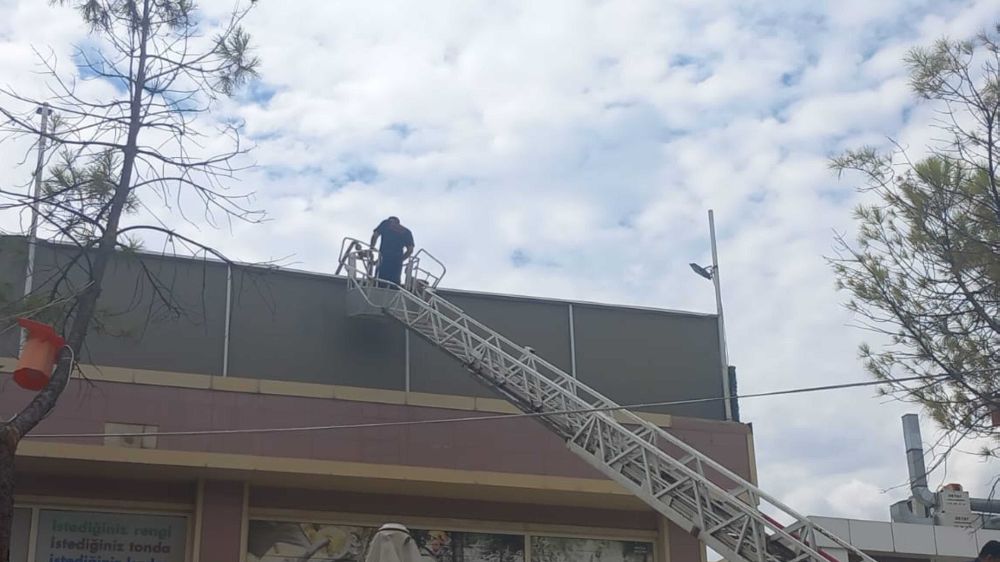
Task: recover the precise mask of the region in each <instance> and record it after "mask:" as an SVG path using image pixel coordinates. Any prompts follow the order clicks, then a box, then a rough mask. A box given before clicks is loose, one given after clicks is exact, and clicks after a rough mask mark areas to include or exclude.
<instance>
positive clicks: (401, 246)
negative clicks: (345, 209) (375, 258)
mask: <svg viewBox="0 0 1000 562" xmlns="http://www.w3.org/2000/svg"><path fill="white" fill-rule="evenodd" d="M380 238H381V239H382V243H381V245H380V246H379V249H378V251H379V263H378V269H377V271H376V272H375V276H376V277H378V278H379V279H381V280H383V281H389V282H391V283H395V284H396V285H399V284H400V276H401V275H402V273H403V262H405V261H406V260H407V259H408V258H409V257H410V255H411V254H412V253H413V233H412V232H410V229H409V228H406V227H405V226H403V225H402V224H400V222H399V218H397V217H389V218H387V219H385V220H384V221H382V222H381V223H379V225H378V226H377V227H375V231H374V232H372V243H371V245H372V247H374V246H375V244H376V243H377V242H378V241H379V239H380Z"/></svg>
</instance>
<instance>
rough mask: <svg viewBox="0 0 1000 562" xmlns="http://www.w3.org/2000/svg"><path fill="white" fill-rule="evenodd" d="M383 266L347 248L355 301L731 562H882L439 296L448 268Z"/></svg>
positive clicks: (418, 263) (430, 263) (418, 259)
mask: <svg viewBox="0 0 1000 562" xmlns="http://www.w3.org/2000/svg"><path fill="white" fill-rule="evenodd" d="M377 264H378V253H377V251H376V250H375V249H373V248H371V247H370V246H368V244H366V243H365V242H361V241H359V240H353V239H346V240H345V241H344V246H343V250H342V252H341V262H340V269H339V270H338V272H339V271H344V272H345V274H346V275H347V278H348V299H349V300H350V299H354V302H355V304H358V303H360V304H361V306H363V307H367V310H368V311H369V312H370V313H375V314H385V315H388V316H390V317H392V318H394V319H396V320H398V321H399V322H402V323H403V324H404V325H405V326H406V327H407V328H409V329H410V330H412V331H414V332H415V333H417V334H418V335H420V336H422V337H424V338H425V339H427V340H428V341H429V342H431V343H433V344H434V345H436V346H437V347H438V348H440V349H442V350H443V351H445V352H446V353H448V354H449V355H451V356H452V357H454V358H455V359H457V360H458V361H460V362H461V363H462V364H463V365H464V366H465V367H466V368H467V369H468V370H469V371H470V372H471V373H472V374H473V375H474V376H475V377H476V378H477V379H478V380H480V381H481V382H483V383H485V384H487V385H488V386H490V387H492V388H493V389H495V390H497V391H498V392H500V393H501V394H503V395H504V396H505V397H506V398H507V399H508V400H509V401H510V402H511V403H513V404H514V405H515V406H517V407H518V408H519V409H520V410H521V411H522V412H525V413H533V414H539V418H538V419H539V420H540V421H541V422H542V423H543V424H544V425H546V426H547V427H548V428H549V429H550V430H552V431H553V432H555V433H556V434H558V435H559V437H561V438H562V439H564V440H565V441H566V444H567V446H568V447H569V448H570V449H571V450H572V451H573V452H575V453H576V454H577V455H579V456H580V457H581V458H583V459H584V460H586V461H587V462H588V463H590V465H592V466H593V467H594V468H596V469H597V470H599V471H601V472H602V473H604V474H605V475H607V476H608V478H611V479H612V480H614V481H615V482H618V483H619V484H621V485H622V486H624V487H625V488H626V489H628V490H629V491H630V492H632V493H633V494H635V496H636V497H638V498H640V499H641V500H642V501H644V502H645V503H646V504H647V505H649V507H651V508H652V509H654V510H656V511H657V512H659V513H661V514H662V515H663V516H664V517H666V518H667V519H669V520H670V521H672V522H673V523H674V524H675V525H677V526H678V527H680V528H681V529H683V530H685V531H686V532H688V533H691V534H692V535H694V536H696V537H698V539H699V540H701V541H702V542H704V543H705V544H706V545H708V546H709V547H711V548H712V549H713V550H715V551H716V552H718V553H719V554H721V555H722V556H724V557H725V559H726V560H728V561H730V562H737V561H739V562H836V559H834V558H833V557H831V556H830V555H829V554H827V553H826V552H824V551H823V550H822V549H821V547H820V541H825V542H824V544H825V545H830V546H833V547H836V548H841V549H844V550H846V551H847V552H848V553H850V555H851V556H852V560H853V559H854V558H857V559H858V560H860V561H861V562H875V561H874V560H873V559H872V558H871V557H869V556H868V555H866V554H864V553H863V552H861V551H859V550H858V549H856V548H854V547H853V546H851V545H850V544H848V543H847V542H845V541H843V540H842V539H840V538H839V537H837V536H836V535H834V534H833V533H831V532H829V531H827V530H825V529H823V528H821V527H820V526H818V525H816V524H815V523H813V522H812V521H810V520H808V519H806V518H805V517H803V516H802V515H799V514H798V513H796V512H795V511H793V510H792V509H791V508H789V507H787V506H785V505H784V504H782V503H781V502H780V501H778V500H777V499H775V498H773V497H771V496H769V495H768V494H767V493H765V492H764V491H763V490H760V489H759V488H757V487H756V486H754V485H753V484H751V483H749V482H747V481H746V480H744V479H742V478H741V477H740V476H738V475H737V474H735V473H733V472H732V471H730V470H729V469H727V468H725V467H724V466H722V465H721V464H719V463H717V462H715V461H714V460H712V459H711V458H710V457H708V456H707V455H704V454H702V453H701V452H699V451H698V450H696V449H695V448H693V447H691V446H690V445H688V444H686V443H684V442H683V441H681V440H680V439H678V438H677V437H674V436H673V435H671V434H670V433H668V432H666V431H665V430H663V429H662V428H660V427H658V426H656V425H653V424H652V423H649V422H647V421H646V420H644V419H642V418H640V417H639V416H637V415H635V414H633V413H632V412H629V411H628V410H624V409H621V408H620V407H619V406H618V405H617V404H615V403H614V402H612V401H611V400H609V399H608V398H605V397H604V396H602V395H601V394H599V393H598V392H596V391H595V390H593V389H591V388H590V387H588V386H586V385H585V384H583V383H581V382H580V381H578V380H577V379H575V378H573V377H572V376H571V375H569V374H567V373H565V372H563V371H562V370H560V369H559V368H558V367H556V366H555V365H553V364H551V363H549V362H548V361H545V360H544V359H542V358H541V357H539V356H537V355H535V353H534V352H533V351H532V350H531V349H529V348H526V347H524V346H521V345H518V344H515V343H514V342H512V341H510V340H508V339H507V338H505V337H503V336H502V335H500V334H499V333H497V332H495V331H493V330H492V329H490V328H488V327H487V326H485V325H483V324H481V323H479V322H477V321H476V320H475V319H474V318H472V317H470V316H469V315H468V314H466V313H465V312H463V311H462V310H461V309H460V308H458V307H457V306H455V305H453V304H451V303H450V302H448V301H447V300H445V299H444V298H442V297H440V296H439V295H438V294H437V292H436V288H437V285H438V283H439V282H440V281H441V278H442V277H443V276H444V271H445V268H444V266H443V264H441V262H439V261H438V260H436V259H435V258H434V257H433V256H431V255H430V254H429V253H427V252H426V251H424V250H421V251H419V252H417V253H416V254H414V256H413V257H412V258H411V259H410V260H409V261H408V262H407V264H406V265H405V269H404V279H403V285H402V286H399V285H395V284H392V283H387V282H385V281H380V280H378V279H376V277H375V275H376V271H377ZM548 412H551V415H546V413H548ZM765 511H766V512H768V513H770V514H771V516H769V515H765V513H764V512H765ZM779 520H781V521H783V522H784V524H782V522H780V521H779Z"/></svg>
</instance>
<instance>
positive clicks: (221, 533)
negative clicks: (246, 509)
mask: <svg viewBox="0 0 1000 562" xmlns="http://www.w3.org/2000/svg"><path fill="white" fill-rule="evenodd" d="M201 509H202V520H201V554H200V556H201V558H200V560H202V562H239V560H240V555H241V553H242V551H243V541H242V538H243V537H242V525H243V483H242V482H225V481H217V480H209V481H206V482H205V484H204V490H203V495H202V508H201Z"/></svg>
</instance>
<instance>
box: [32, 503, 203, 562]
mask: <svg viewBox="0 0 1000 562" xmlns="http://www.w3.org/2000/svg"><path fill="white" fill-rule="evenodd" d="M186 555H187V519H186V518H184V517H176V516H165V515H144V514H134V513H95V512H87V511H63V510H55V509H42V510H40V511H39V513H38V541H37V542H36V543H35V561H36V562H75V561H79V560H85V561H87V562H91V561H93V562H113V561H124V560H132V561H133V562H150V561H154V560H155V561H156V562H184V561H185V559H186Z"/></svg>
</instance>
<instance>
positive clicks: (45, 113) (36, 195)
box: [21, 103, 52, 348]
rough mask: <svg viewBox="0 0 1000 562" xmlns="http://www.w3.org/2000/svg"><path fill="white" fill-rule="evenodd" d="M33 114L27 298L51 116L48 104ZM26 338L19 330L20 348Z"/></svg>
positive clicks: (31, 276)
mask: <svg viewBox="0 0 1000 562" xmlns="http://www.w3.org/2000/svg"><path fill="white" fill-rule="evenodd" d="M35 113H37V114H39V115H41V116H42V125H41V132H40V133H39V136H38V162H36V163H35V186H34V191H33V193H32V202H31V227H30V228H29V229H28V265H27V267H26V268H25V271H24V297H25V298H27V297H28V295H29V294H31V291H32V290H33V289H34V283H35V246H36V245H37V244H36V243H37V237H38V205H39V203H38V200H39V199H40V198H41V196H42V171H43V168H44V166H45V145H46V143H47V141H48V136H47V134H48V128H49V115H51V114H52V108H50V107H49V104H47V103H43V104H42V106H41V107H39V108H38V109H37V110H35ZM26 338H27V332H25V331H24V330H21V348H23V347H24V341H25V339H26Z"/></svg>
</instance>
